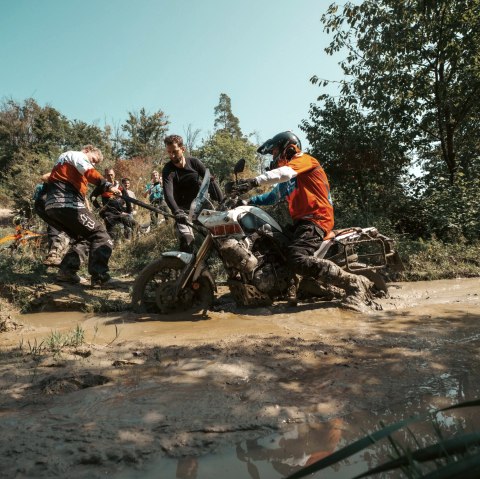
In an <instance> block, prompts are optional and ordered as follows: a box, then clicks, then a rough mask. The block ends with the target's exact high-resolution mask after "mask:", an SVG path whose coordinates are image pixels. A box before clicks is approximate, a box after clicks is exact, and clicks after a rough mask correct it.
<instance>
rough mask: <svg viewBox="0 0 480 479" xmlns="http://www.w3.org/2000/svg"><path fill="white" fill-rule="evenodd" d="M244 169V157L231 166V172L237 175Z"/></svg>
mask: <svg viewBox="0 0 480 479" xmlns="http://www.w3.org/2000/svg"><path fill="white" fill-rule="evenodd" d="M244 169H245V158H241V159H240V160H238V161H237V163H236V165H235V167H234V168H233V172H234V173H235V174H236V175H237V174H238V173H241V172H242V171H243V170H244Z"/></svg>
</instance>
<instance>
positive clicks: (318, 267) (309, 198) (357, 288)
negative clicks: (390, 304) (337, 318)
mask: <svg viewBox="0 0 480 479" xmlns="http://www.w3.org/2000/svg"><path fill="white" fill-rule="evenodd" d="M257 152H258V153H260V154H261V155H267V154H271V155H273V169H271V170H270V171H267V172H266V173H264V174H262V175H259V176H257V177H255V178H250V179H247V180H243V181H242V182H241V183H240V185H239V186H238V188H239V191H240V192H241V193H246V192H247V191H249V190H251V189H253V188H255V187H257V186H260V185H273V184H275V183H279V184H281V183H286V182H289V186H288V187H285V188H282V189H280V188H277V190H276V192H275V194H276V195H278V194H283V195H284V196H285V197H286V199H287V202H288V206H289V212H290V216H291V217H292V220H293V239H292V242H291V244H290V245H289V247H288V260H289V266H290V268H291V269H292V271H293V273H295V275H297V274H298V275H301V276H307V277H312V278H316V279H319V280H320V281H323V282H325V283H326V284H331V285H333V286H337V287H339V288H341V289H343V290H344V291H345V294H346V297H345V299H344V301H343V304H344V305H345V306H347V307H353V308H356V307H358V306H359V305H360V304H367V305H370V304H371V303H372V288H373V286H374V285H373V283H372V282H371V281H369V280H368V279H367V278H365V277H364V276H359V275H355V274H351V273H348V272H346V271H344V270H342V269H341V268H340V267H339V266H337V265H336V264H335V263H333V262H332V261H329V260H327V259H320V258H316V257H314V256H313V255H314V253H315V251H316V250H317V249H318V248H319V247H320V245H321V243H322V241H323V238H324V237H325V236H326V235H327V234H328V233H330V231H331V230H332V229H333V224H334V215H333V204H332V200H331V197H330V186H329V183H328V179H327V175H326V174H325V172H324V170H323V168H322V167H321V166H320V163H319V162H318V161H317V160H316V159H315V158H313V157H312V156H310V155H307V154H306V153H303V152H302V146H301V143H300V140H299V139H298V137H297V136H296V135H295V134H293V133H292V132H291V131H285V132H282V133H279V134H277V135H275V136H274V137H273V138H271V139H270V140H267V141H266V142H265V143H264V144H263V145H261V146H260V147H259V148H258V150H257ZM297 287H298V284H297V281H296V277H295V278H294V279H293V280H292V284H291V286H290V288H289V290H288V302H289V304H290V305H295V304H296V303H297V296H296V294H297Z"/></svg>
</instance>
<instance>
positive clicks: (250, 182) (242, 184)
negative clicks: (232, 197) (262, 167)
mask: <svg viewBox="0 0 480 479" xmlns="http://www.w3.org/2000/svg"><path fill="white" fill-rule="evenodd" d="M257 186H258V181H257V179H256V178H248V179H246V180H240V181H239V182H238V183H237V184H235V185H233V187H232V190H233V191H234V192H235V193H237V194H238V195H243V194H244V193H246V192H247V191H250V190H252V189H253V188H256V187H257Z"/></svg>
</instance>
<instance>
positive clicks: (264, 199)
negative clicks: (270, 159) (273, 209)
mask: <svg viewBox="0 0 480 479" xmlns="http://www.w3.org/2000/svg"><path fill="white" fill-rule="evenodd" d="M280 184H282V183H278V184H276V185H275V186H274V187H273V188H272V189H271V190H270V191H267V192H266V193H262V194H261V195H256V196H252V197H251V198H250V199H249V200H248V204H250V205H255V206H268V205H274V204H275V203H277V202H278V201H280V200H281V198H280V186H279V185H280Z"/></svg>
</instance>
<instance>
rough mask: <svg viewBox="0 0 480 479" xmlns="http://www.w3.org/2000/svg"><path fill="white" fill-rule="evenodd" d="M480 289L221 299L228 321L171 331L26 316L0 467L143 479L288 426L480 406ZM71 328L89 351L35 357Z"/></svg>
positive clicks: (7, 341) (64, 316)
mask: <svg viewBox="0 0 480 479" xmlns="http://www.w3.org/2000/svg"><path fill="white" fill-rule="evenodd" d="M479 293H480V279H478V278H476V279H462V280H461V279H459V280H451V281H432V282H419V283H401V284H396V285H392V286H391V297H390V298H389V299H384V300H381V304H382V306H383V310H382V311H378V312H372V313H371V314H359V313H354V312H348V311H343V310H340V309H339V308H338V307H336V306H335V305H333V304H332V303H324V304H306V303H304V304H301V305H300V306H299V307H298V308H296V309H294V310H291V309H288V308H286V306H285V305H284V304H278V305H275V306H274V307H272V308H261V309H254V310H241V311H238V310H236V311H234V312H232V310H231V307H230V305H229V303H228V301H227V300H225V299H224V301H223V303H222V301H220V302H219V306H218V307H217V309H218V311H215V312H210V313H208V314H207V315H205V316H201V315H199V316H198V317H183V316H182V315H179V316H176V317H170V318H168V319H169V320H168V321H165V318H162V317H159V316H142V315H135V314H132V313H127V312H123V313H109V314H107V315H87V314H83V313H78V312H68V313H45V312H44V313H37V314H30V315H25V316H23V317H22V322H23V323H24V327H23V328H22V329H20V330H16V331H10V332H8V333H3V334H2V335H1V336H0V341H1V342H2V344H1V348H2V355H1V357H0V470H1V471H2V472H3V474H4V475H5V476H4V477H54V476H55V477H73V478H76V477H103V476H104V475H105V474H107V473H108V475H110V476H111V477H144V476H143V473H144V471H145V470H146V469H148V468H149V467H150V466H151V465H152V464H154V463H156V461H159V460H160V459H161V458H162V457H167V458H181V457H196V456H201V455H203V454H206V453H209V452H215V451H218V450H219V449H221V448H222V447H225V446H228V445H234V444H237V443H238V442H239V441H242V440H245V439H256V438H259V437H261V436H266V435H267V434H270V433H271V432H272V431H279V432H280V431H282V430H285V428H288V427H292V425H302V424H317V425H318V424H321V423H322V422H325V421H328V420H332V419H334V418H342V417H345V416H346V415H348V414H352V413H356V412H358V411H369V412H371V413H372V415H373V414H374V413H382V412H384V411H385V410H386V409H387V408H391V407H392V406H395V407H397V409H402V408H405V414H408V407H407V406H406V405H407V404H409V403H411V401H412V399H414V398H418V397H419V396H422V395H424V396H427V395H429V396H432V397H436V399H433V400H432V401H433V403H434V405H437V406H441V405H445V404H447V403H448V404H450V403H453V402H458V401H461V400H465V399H472V398H473V397H478V394H479V393H480V384H478V377H479V374H480V356H479V353H478V351H479V346H480V334H479V333H478V322H479V320H480V297H479ZM222 308H223V309H222ZM77 324H79V325H80V326H81V327H82V328H83V330H84V331H85V340H86V344H85V345H83V346H81V347H80V348H78V349H74V348H71V349H70V350H69V351H64V352H62V353H61V354H60V355H58V356H56V357H53V356H52V355H51V354H49V355H46V356H44V355H42V354H36V353H37V352H39V351H40V349H41V347H40V345H41V342H42V340H45V338H46V337H48V336H49V335H50V334H51V331H52V330H58V331H63V332H66V331H69V330H70V331H71V330H72V329H73V328H75V326H76V325H77ZM20 344H22V347H23V352H22V351H20V350H19V345H20ZM26 352H28V353H31V354H25V353H26ZM452 380H454V382H455V388H452ZM452 391H453V392H452ZM376 421H378V417H376ZM299 427H300V426H299ZM337 439H338V438H337ZM333 447H334V445H333ZM160 470H161V469H159V471H160ZM157 476H158V474H157ZM149 477H150V476H149ZM151 477H154V476H151ZM155 477H156V476H155ZM158 477H160V476H158ZM161 477H164V476H161ZM165 477H170V476H165ZM171 477H175V476H171ZM177 477H187V476H177ZM191 477H195V476H191ZM202 477H204V476H202ZM205 477H208V476H205ZM212 477H213V476H212ZM217 477H219V476H217ZM230 477H231V478H233V477H237V476H231V475H230ZM238 477H248V475H247V474H246V473H245V474H244V475H242V476H238ZM272 477H273V476H272ZM275 477H277V476H275ZM262 479H263V476H262Z"/></svg>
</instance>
